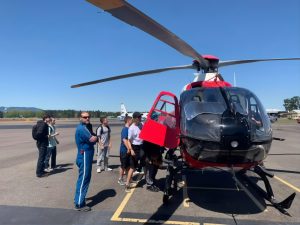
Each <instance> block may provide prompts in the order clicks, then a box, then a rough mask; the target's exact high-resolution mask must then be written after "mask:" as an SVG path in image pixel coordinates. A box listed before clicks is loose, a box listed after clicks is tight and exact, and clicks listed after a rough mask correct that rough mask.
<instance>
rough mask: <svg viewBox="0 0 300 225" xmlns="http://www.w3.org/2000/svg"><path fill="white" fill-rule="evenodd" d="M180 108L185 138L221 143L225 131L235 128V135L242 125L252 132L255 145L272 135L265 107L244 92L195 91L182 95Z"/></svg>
mask: <svg viewBox="0 0 300 225" xmlns="http://www.w3.org/2000/svg"><path fill="white" fill-rule="evenodd" d="M180 106H181V121H180V123H181V124H180V126H181V132H183V135H187V136H190V137H193V138H196V139H200V140H206V141H220V139H221V136H222V132H223V131H224V128H226V127H234V126H235V127H236V128H232V129H233V130H232V132H233V133H234V132H235V131H238V130H239V129H240V128H239V126H240V125H239V124H241V126H243V127H245V129H246V130H248V131H245V132H250V136H251V140H252V141H265V140H269V139H270V137H271V135H272V129H271V125H270V121H269V119H268V116H267V114H266V112H265V110H264V108H263V106H262V104H261V103H260V101H259V100H258V98H257V97H256V96H255V95H254V94H253V93H251V92H250V91H249V90H247V89H244V88H237V87H222V88H201V87H200V88H193V89H191V90H189V91H185V92H183V93H182V94H181V96H180ZM230 121H231V122H230ZM243 129H244V128H243ZM222 130H223V131H222ZM227 130H228V129H227Z"/></svg>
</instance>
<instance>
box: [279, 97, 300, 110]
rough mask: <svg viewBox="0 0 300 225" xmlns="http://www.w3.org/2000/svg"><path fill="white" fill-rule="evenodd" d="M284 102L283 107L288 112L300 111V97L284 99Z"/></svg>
mask: <svg viewBox="0 0 300 225" xmlns="http://www.w3.org/2000/svg"><path fill="white" fill-rule="evenodd" d="M283 102H284V103H283V106H284V108H285V110H286V111H288V112H290V111H292V110H294V109H300V96H294V97H292V98H287V99H284V100H283Z"/></svg>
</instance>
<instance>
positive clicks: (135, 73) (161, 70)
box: [71, 64, 194, 88]
mask: <svg viewBox="0 0 300 225" xmlns="http://www.w3.org/2000/svg"><path fill="white" fill-rule="evenodd" d="M193 68H194V65H193V64H190V65H183V66H173V67H166V68H161V69H154V70H145V71H140V72H134V73H127V74H123V75H119V76H114V77H107V78H103V79H100V80H94V81H89V82H85V83H80V84H75V85H72V86H71V88H77V87H82V86H87V85H92V84H98V83H103V82H107V81H112V80H119V79H124V78H129V77H137V76H143V75H150V74H153V73H160V72H164V71H168V70H183V69H193Z"/></svg>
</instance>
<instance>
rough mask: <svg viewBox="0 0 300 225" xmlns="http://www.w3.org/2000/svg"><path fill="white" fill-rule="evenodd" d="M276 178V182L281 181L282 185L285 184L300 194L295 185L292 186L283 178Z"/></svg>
mask: <svg viewBox="0 0 300 225" xmlns="http://www.w3.org/2000/svg"><path fill="white" fill-rule="evenodd" d="M274 178H275V179H276V180H279V181H280V182H281V183H284V184H285V185H287V186H288V187H290V188H292V189H294V190H295V191H298V192H300V189H299V188H297V187H295V186H294V185H292V184H290V183H289V182H287V181H285V180H283V179H282V178H279V177H277V176H274Z"/></svg>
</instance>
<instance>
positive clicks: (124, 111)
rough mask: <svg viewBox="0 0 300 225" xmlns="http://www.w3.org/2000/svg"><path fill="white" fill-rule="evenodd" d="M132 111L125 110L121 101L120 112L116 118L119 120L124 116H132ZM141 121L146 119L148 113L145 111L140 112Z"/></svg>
mask: <svg viewBox="0 0 300 225" xmlns="http://www.w3.org/2000/svg"><path fill="white" fill-rule="evenodd" d="M132 114H133V113H132V112H127V110H126V107H125V104H124V103H121V114H120V116H118V117H117V118H118V119H119V120H124V118H125V116H131V117H132ZM141 114H142V121H144V120H146V118H147V116H148V113H147V112H142V113H141Z"/></svg>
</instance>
